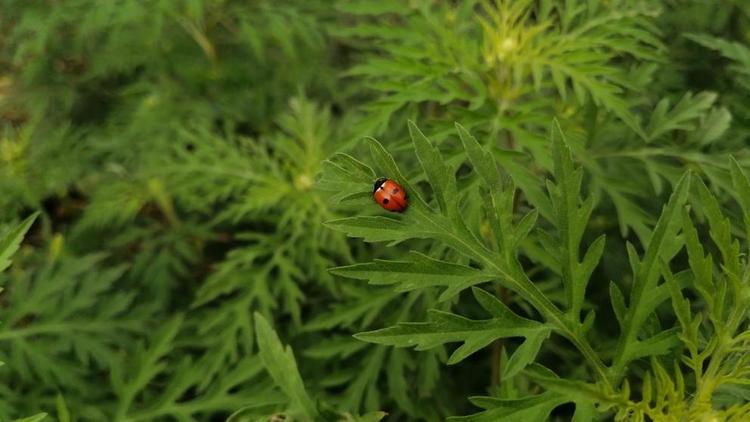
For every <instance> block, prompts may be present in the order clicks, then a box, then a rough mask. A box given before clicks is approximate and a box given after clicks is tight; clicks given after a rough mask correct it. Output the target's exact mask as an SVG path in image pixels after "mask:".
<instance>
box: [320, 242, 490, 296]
mask: <svg viewBox="0 0 750 422" xmlns="http://www.w3.org/2000/svg"><path fill="white" fill-rule="evenodd" d="M412 255H413V256H414V257H415V259H414V260H413V261H385V260H375V261H374V262H370V263H364V264H354V265H349V266H345V267H336V268H331V269H330V271H331V272H332V273H333V274H336V275H340V276H343V277H349V278H355V279H359V280H369V281H370V284H375V285H390V284H396V285H397V286H396V291H398V292H408V291H411V290H417V289H422V288H427V287H433V286H442V287H446V290H445V291H444V292H443V294H441V296H440V300H441V301H442V300H446V299H449V298H451V297H453V296H455V295H456V294H458V293H459V292H461V291H462V290H464V289H467V288H469V287H471V286H473V285H475V284H479V283H482V282H486V281H491V280H494V279H497V278H499V277H501V275H499V274H492V273H490V272H487V271H486V270H478V269H474V268H470V267H467V266H465V265H459V264H453V263H450V262H446V261H440V260H438V259H434V258H430V257H429V256H427V255H423V254H421V253H418V252H412Z"/></svg>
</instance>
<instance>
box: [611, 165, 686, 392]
mask: <svg viewBox="0 0 750 422" xmlns="http://www.w3.org/2000/svg"><path fill="white" fill-rule="evenodd" d="M689 186H690V173H685V174H684V175H683V176H682V177H681V178H680V180H679V182H677V185H676V186H675V189H674V191H673V192H672V195H671V196H670V197H669V201H668V202H667V204H666V205H665V206H664V208H663V210H662V213H661V216H660V217H659V220H658V221H657V223H656V227H655V228H654V231H653V234H652V235H651V239H650V241H649V244H648V247H647V248H646V253H645V256H644V258H643V260H642V261H641V260H639V259H638V255H637V253H636V252H635V250H634V248H633V247H632V246H631V245H629V244H628V255H629V258H630V261H631V267H632V268H633V271H634V277H635V279H634V284H633V288H632V290H631V293H630V301H629V303H628V308H627V313H626V315H625V318H624V324H623V325H622V333H621V335H620V339H619V341H618V346H617V351H616V357H615V360H614V363H613V368H614V369H613V373H614V374H615V377H614V379H616V380H617V379H619V377H621V376H622V373H623V371H624V370H625V365H626V364H627V363H628V362H629V361H630V359H631V357H632V356H635V355H636V354H633V353H632V351H631V350H630V349H631V348H633V347H636V344H637V342H638V340H637V335H638V334H639V332H640V330H641V328H642V327H643V325H644V323H645V322H646V320H647V318H648V317H649V316H650V315H651V314H652V313H653V312H654V310H655V307H656V306H658V305H659V304H660V303H661V297H662V296H663V295H655V294H654V291H653V290H654V289H655V288H656V287H657V283H658V280H659V276H660V274H661V271H660V259H662V254H663V252H664V249H665V247H666V246H665V245H669V244H670V242H674V241H675V238H676V237H677V231H678V230H679V229H680V228H681V226H682V224H681V222H682V214H681V209H682V206H683V204H685V201H686V200H687V195H688V189H689ZM663 291H664V293H665V294H666V295H668V294H669V293H668V290H667V289H666V287H664V290H663ZM659 340H661V339H659ZM659 344H660V345H662V344H663V343H661V342H660V343H659ZM643 351H647V350H645V349H642V348H641V349H639V353H638V354H637V355H639V356H640V352H643Z"/></svg>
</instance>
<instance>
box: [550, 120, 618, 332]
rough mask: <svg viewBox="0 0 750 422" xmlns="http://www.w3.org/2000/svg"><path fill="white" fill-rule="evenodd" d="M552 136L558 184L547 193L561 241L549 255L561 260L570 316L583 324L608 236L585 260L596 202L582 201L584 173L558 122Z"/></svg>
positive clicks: (588, 251)
mask: <svg viewBox="0 0 750 422" xmlns="http://www.w3.org/2000/svg"><path fill="white" fill-rule="evenodd" d="M551 136H552V158H553V162H554V176H555V181H554V183H552V182H551V181H547V191H548V192H549V197H550V201H551V203H552V207H553V210H554V218H553V223H554V224H555V226H556V228H557V233H558V237H557V239H555V242H554V247H553V248H550V250H548V252H549V253H550V254H551V255H552V256H555V257H558V260H559V262H560V268H561V272H562V279H563V285H564V286H565V292H566V298H567V303H568V308H569V313H570V315H571V316H572V318H573V319H574V320H575V321H579V320H580V314H581V308H582V307H583V302H584V299H585V295H586V286H587V285H588V282H589V279H590V277H591V274H592V273H593V271H594V268H596V266H597V265H598V264H599V260H600V259H601V256H602V253H603V252H604V236H603V235H602V236H600V237H598V238H597V239H596V240H595V241H594V242H593V243H592V244H591V246H590V247H589V249H588V250H587V251H586V253H585V255H584V257H583V260H581V258H580V256H579V250H580V249H581V239H582V238H583V234H584V232H585V231H586V226H587V224H588V221H589V217H590V216H591V212H592V210H593V205H594V201H593V198H592V197H589V198H587V199H586V200H583V201H581V200H580V195H581V183H582V181H583V170H582V169H581V168H580V167H578V168H576V166H575V165H574V163H573V157H572V154H571V151H570V148H569V147H568V145H567V141H566V140H565V135H564V134H563V132H562V129H561V128H560V124H559V122H558V121H557V120H554V122H553V124H552V135H551Z"/></svg>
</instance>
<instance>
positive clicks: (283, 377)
mask: <svg viewBox="0 0 750 422" xmlns="http://www.w3.org/2000/svg"><path fill="white" fill-rule="evenodd" d="M253 318H255V331H256V336H257V341H258V348H259V355H260V359H261V360H262V361H263V365H264V366H265V367H266V370H267V371H268V373H269V374H270V375H271V378H273V380H274V381H275V382H276V385H277V386H278V387H279V388H280V389H281V390H282V391H283V392H284V394H286V395H287V396H288V397H289V399H290V400H291V407H292V408H293V409H295V410H297V411H301V412H302V414H303V415H305V416H306V417H307V419H310V420H312V419H314V418H315V417H317V415H318V410H317V408H316V407H315V403H314V402H313V401H312V399H310V396H308V395H307V391H306V390H305V385H304V383H303V382H302V377H300V374H299V370H298V369H297V361H296V360H295V359H294V353H293V352H292V349H291V347H289V346H286V347H284V346H283V345H282V344H281V341H280V340H279V337H278V336H277V335H276V332H275V331H274V330H273V328H271V325H269V324H268V322H267V321H266V319H265V318H263V316H262V315H261V314H259V313H257V312H255V313H254V315H253Z"/></svg>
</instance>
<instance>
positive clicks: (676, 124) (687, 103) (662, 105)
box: [646, 92, 717, 141]
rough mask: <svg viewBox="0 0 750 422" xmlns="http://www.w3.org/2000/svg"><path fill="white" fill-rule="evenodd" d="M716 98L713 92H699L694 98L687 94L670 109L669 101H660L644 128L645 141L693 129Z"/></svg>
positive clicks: (665, 99)
mask: <svg viewBox="0 0 750 422" xmlns="http://www.w3.org/2000/svg"><path fill="white" fill-rule="evenodd" d="M716 98H717V95H716V94H715V93H713V92H701V93H699V94H697V95H695V96H693V94H692V93H689V92H688V93H686V94H685V95H684V96H683V97H682V99H680V101H679V102H678V103H677V104H675V106H674V107H672V108H671V109H670V107H669V105H670V104H669V100H668V99H667V98H664V99H662V100H661V101H659V104H657V105H656V108H655V109H654V111H653V112H652V113H651V121H650V122H649V124H648V126H647V127H646V134H647V138H646V139H647V141H653V140H654V139H656V138H658V137H660V136H662V135H664V134H666V133H668V132H671V131H675V130H692V129H695V128H696V127H697V125H698V123H699V122H698V119H699V118H700V117H701V116H703V115H704V113H706V112H707V111H708V110H710V109H711V107H712V106H713V104H714V102H715V101H716Z"/></svg>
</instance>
